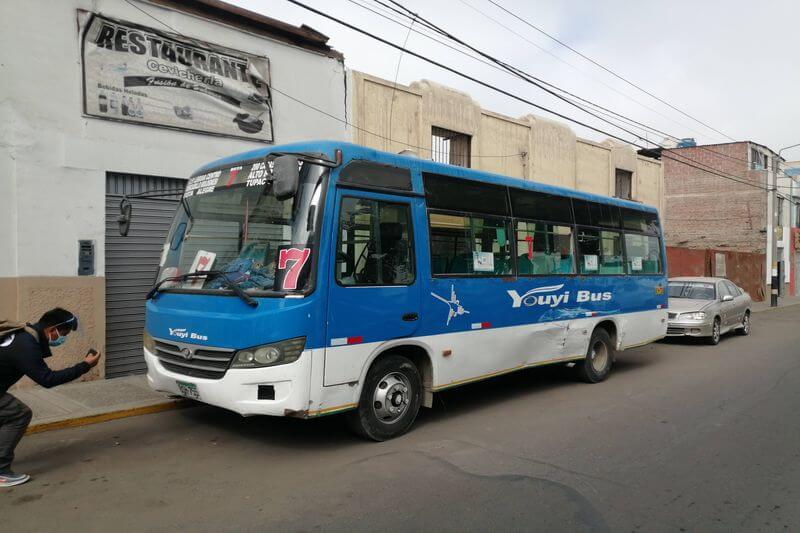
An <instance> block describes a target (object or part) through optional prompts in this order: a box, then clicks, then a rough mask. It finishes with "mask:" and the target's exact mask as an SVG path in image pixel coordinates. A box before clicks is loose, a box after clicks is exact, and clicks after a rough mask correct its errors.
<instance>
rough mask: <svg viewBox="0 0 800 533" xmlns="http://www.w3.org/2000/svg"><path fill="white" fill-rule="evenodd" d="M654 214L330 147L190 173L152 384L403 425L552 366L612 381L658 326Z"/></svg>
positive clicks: (662, 320)
mask: <svg viewBox="0 0 800 533" xmlns="http://www.w3.org/2000/svg"><path fill="white" fill-rule="evenodd" d="M660 228H661V225H660V223H659V217H658V212H657V210H656V209H654V208H652V207H648V206H645V205H642V204H639V203H635V202H630V201H624V200H620V199H615V198H608V197H603V196H597V195H592V194H587V193H583V192H578V191H574V190H570V189H565V188H559V187H553V186H547V185H542V184H538V183H533V182H529V181H524V180H520V179H514V178H508V177H503V176H499V175H495V174H490V173H487V172H481V171H476V170H471V169H468V168H461V167H454V166H450V165H445V164H439V163H434V162H432V161H426V160H422V159H419V158H415V157H411V156H404V155H396V154H390V153H384V152H379V151H375V150H371V149H368V148H364V147H361V146H356V145H351V144H346V143H335V142H327V141H325V142H307V143H299V144H290V145H284V146H275V147H269V148H264V149H260V150H256V151H252V152H248V153H244V154H241V155H237V156H234V157H230V158H227V159H222V160H219V161H216V162H214V163H211V164H209V165H207V166H205V167H203V168H201V169H200V170H199V171H198V172H197V173H196V174H195V175H193V176H192V177H191V179H190V180H189V182H188V185H187V188H186V191H185V194H184V195H183V198H182V201H181V207H179V208H178V212H177V214H176V217H175V220H174V222H173V225H172V228H171V230H170V233H169V236H168V238H167V241H166V243H165V245H164V251H163V255H162V258H161V265H160V270H159V274H158V279H157V284H156V286H154V288H153V290H152V291H151V293H150V295H149V297H148V301H147V304H146V305H147V319H146V332H145V335H144V337H145V340H144V356H145V359H146V361H147V367H148V374H147V376H148V380H149V383H150V385H151V386H152V387H153V388H154V389H156V390H159V391H164V392H167V393H172V394H182V395H184V396H188V397H190V398H194V399H196V400H199V401H201V402H205V403H208V404H212V405H216V406H220V407H224V408H227V409H230V410H232V411H235V412H237V413H240V414H242V415H245V416H249V415H275V416H294V417H301V418H311V417H317V416H321V415H327V414H331V413H338V412H343V411H350V412H349V413H348V417H349V419H350V422H351V423H352V425H353V426H354V428H355V429H356V430H357V431H358V432H359V433H361V434H362V435H363V436H365V437H367V438H370V439H374V440H384V439H388V438H392V437H395V436H397V435H400V434H402V433H404V432H405V431H407V430H408V429H409V428H410V427H411V425H412V423H413V422H414V419H415V418H416V416H417V413H418V411H419V409H420V407H421V406H426V407H430V406H431V405H432V398H433V394H434V393H436V392H439V391H442V390H444V389H449V388H451V387H456V386H458V385H463V384H466V383H471V382H474V381H478V380H482V379H486V378H490V377H493V376H498V375H500V374H505V373H508V372H513V371H516V370H520V369H524V368H528V367H532V366H537V365H545V364H555V363H562V364H564V363H571V364H572V365H571V366H575V368H576V371H577V373H578V375H579V376H580V377H581V378H582V379H583V380H585V381H587V382H591V383H596V382H600V381H603V380H604V379H605V378H606V377H607V376H608V374H609V372H610V370H611V367H612V364H613V363H614V358H615V355H616V354H617V352H619V351H621V350H625V349H628V348H631V347H634V346H640V345H643V344H646V343H649V342H652V341H654V340H657V339H660V338H662V337H664V336H665V334H666V327H667V320H666V319H667V309H666V308H667V295H666V294H665V288H666V286H667V278H666V269H665V264H664V257H665V253H664V243H663V240H662V238H661V229H660Z"/></svg>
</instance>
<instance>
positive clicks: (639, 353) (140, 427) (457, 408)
mask: <svg viewBox="0 0 800 533" xmlns="http://www.w3.org/2000/svg"><path fill="white" fill-rule="evenodd" d="M648 351H649V350H648V347H643V348H637V349H635V350H631V351H630V352H623V353H622V354H620V355H619V356H618V358H617V360H616V362H615V364H614V369H613V371H612V374H611V376H610V378H609V380H608V381H607V382H604V383H601V384H597V385H591V386H593V387H606V386H614V385H613V382H614V378H615V376H619V375H623V374H628V373H635V372H638V371H641V370H644V369H645V368H646V367H648V366H651V365H653V364H657V363H658V359H659V358H658V357H650V356H648V354H647V353H646V352H648ZM650 353H651V354H652V353H655V352H650ZM587 386H589V385H587V384H585V383H583V382H580V381H578V379H577V377H576V373H575V369H574V368H569V367H567V366H566V365H565V364H558V365H548V366H542V367H536V368H529V369H524V370H520V371H518V372H513V373H510V374H507V375H503V376H498V377H495V378H491V379H487V380H484V381H480V382H476V383H471V384H467V385H463V386H460V387H457V388H454V389H452V390H447V391H442V392H440V393H437V394H435V395H434V404H433V408H431V409H421V410H420V414H419V416H418V418H417V421H416V422H415V427H417V428H420V427H423V426H426V425H428V424H431V423H435V422H442V421H445V420H453V419H458V418H460V417H463V416H470V415H471V414H472V413H475V412H476V411H479V410H485V409H495V410H498V409H502V407H503V405H504V404H506V403H509V402H514V401H519V400H520V399H524V400H525V401H530V402H531V403H532V404H535V402H536V399H537V397H541V395H544V394H546V393H548V392H549V391H551V390H554V389H557V388H566V387H587ZM345 416H346V415H344V414H336V415H330V416H324V417H320V418H314V419H310V420H302V419H296V418H288V417H270V416H253V417H246V418H245V417H242V416H240V415H238V414H236V413H233V412H231V411H228V410H225V409H222V408H219V407H214V406H210V405H206V404H201V403H196V404H190V405H189V406H188V407H186V408H183V409H180V410H178V411H171V412H165V413H158V414H153V415H148V416H146V417H136V418H132V419H125V420H116V421H111V422H106V423H104V424H102V425H98V426H94V428H95V429H96V431H94V432H90V433H86V432H85V431H83V428H76V429H70V430H63V431H65V437H66V438H65V439H61V440H60V441H58V442H57V443H55V444H54V445H48V446H46V447H45V449H44V450H40V453H37V454H36V456H35V457H29V458H27V460H23V462H24V464H23V465H22V466H24V467H25V469H26V470H27V471H28V472H29V473H31V474H32V475H37V474H39V473H41V472H52V471H56V470H59V469H60V468H62V467H63V466H64V465H67V464H74V463H84V464H85V467H86V468H87V469H91V468H92V461H93V459H92V456H94V455H96V454H97V453H103V452H101V451H100V450H103V449H108V447H111V449H113V448H114V447H116V446H123V447H127V446H140V445H142V443H148V444H149V445H158V444H159V443H161V442H163V441H166V440H170V439H172V440H174V438H175V436H174V434H173V433H171V432H164V431H163V428H164V425H165V424H172V423H173V422H174V420H175V417H180V418H181V419H183V421H184V422H188V425H189V426H197V427H201V428H202V430H203V433H206V434H208V433H209V432H210V433H212V434H214V435H215V436H213V437H212V439H219V440H237V441H250V442H253V443H255V444H269V445H270V446H278V447H283V448H290V449H293V450H319V449H321V448H326V449H335V448H344V447H353V446H362V445H363V446H371V445H374V443H371V442H370V441H365V440H363V439H360V438H358V437H356V436H355V435H354V434H353V433H352V432H351V431H350V430H349V428H348V427H347V423H346V420H345ZM66 432H81V434H80V438H74V436H73V435H69V434H67V433H66ZM75 436H77V435H75ZM401 438H402V437H401ZM87 450H92V451H91V452H87ZM41 452H46V453H41Z"/></svg>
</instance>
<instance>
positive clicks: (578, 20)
mask: <svg viewBox="0 0 800 533" xmlns="http://www.w3.org/2000/svg"><path fill="white" fill-rule="evenodd" d="M228 1H229V2H231V3H234V4H237V5H240V6H242V7H245V8H247V9H250V10H252V11H256V12H259V13H262V14H264V15H268V16H270V17H273V18H276V19H279V20H282V21H284V22H288V23H291V24H294V25H301V24H306V25H308V26H311V27H312V28H314V29H316V30H318V31H320V32H322V33H324V34H325V35H327V36H328V37H329V38H330V41H329V44H330V45H331V46H332V47H333V48H335V49H337V50H339V51H340V52H342V53H343V54H344V56H345V63H346V65H347V67H348V68H351V69H355V70H360V71H363V72H367V73H369V74H372V75H375V76H379V77H382V78H385V79H389V80H394V79H395V75H396V76H397V81H398V82H399V83H403V84H408V83H411V82H412V81H415V80H420V79H429V80H432V81H436V82H438V83H442V84H445V85H448V86H450V87H453V88H456V89H459V90H461V91H464V92H466V93H468V94H470V95H471V96H472V98H473V99H475V100H476V101H477V102H479V103H480V104H481V105H482V106H483V107H484V108H486V109H490V110H492V111H495V112H499V113H503V114H506V115H510V116H512V117H519V116H523V115H526V114H529V113H532V114H535V115H540V116H545V117H549V118H553V119H556V120H559V121H562V122H565V121H564V120H563V119H558V118H556V117H554V116H552V115H549V114H548V113H546V112H543V111H541V110H537V109H534V108H533V107H531V106H530V105H528V104H525V103H522V102H519V101H516V100H513V99H511V98H509V97H508V96H504V95H501V94H499V93H497V92H494V91H492V90H490V89H487V88H485V87H481V86H479V85H477V84H475V83H473V82H471V81H468V80H465V79H463V78H460V77H458V76H457V75H455V74H452V73H449V72H446V71H443V70H441V69H440V68H438V67H435V66H433V65H429V64H427V63H425V62H424V61H422V60H420V59H417V58H415V57H412V56H410V55H408V54H403V55H402V58H401V53H400V52H399V51H398V50H395V49H392V48H389V47H387V46H385V45H382V44H380V43H377V42H376V41H373V40H371V39H370V38H368V37H365V36H362V35H359V34H357V33H356V32H354V31H352V30H350V29H347V28H345V27H343V26H340V25H339V24H337V23H335V22H333V21H329V20H327V19H325V18H322V17H320V16H318V15H316V14H313V13H311V12H308V11H306V10H304V9H302V8H300V7H297V6H294V5H292V4H290V3H289V2H287V1H285V0H228ZM302 1H304V2H305V3H307V4H308V5H311V6H312V7H315V8H317V9H319V10H321V11H325V12H327V13H330V14H332V15H334V16H336V17H339V18H342V19H344V20H346V21H347V22H350V23H352V24H354V25H356V26H359V27H362V28H364V29H367V30H368V31H370V32H373V33H376V34H378V35H380V36H382V37H384V38H386V39H388V40H391V41H393V42H395V43H398V44H402V43H403V42H404V41H405V40H406V39H408V42H407V47H408V48H409V49H411V50H414V51H416V52H419V53H421V54H423V55H426V56H429V57H431V58H433V59H436V60H437V61H439V62H442V63H445V64H448V65H451V66H453V67H454V68H456V69H457V70H458V71H460V72H464V73H468V74H470V75H472V76H474V77H476V78H480V79H483V80H486V81H490V82H491V83H492V84H495V85H497V86H499V87H502V88H503V89H505V90H507V91H509V92H512V93H514V94H518V95H520V96H522V97H524V98H525V99H527V100H530V101H532V102H535V103H536V104H539V105H541V106H544V107H547V108H550V109H553V110H555V111H558V112H560V113H563V114H565V115H568V116H570V117H573V118H575V119H578V120H581V121H582V122H586V123H589V124H592V125H596V126H597V127H598V128H599V129H601V130H605V131H606V132H608V133H614V134H617V135H619V136H620V137H623V138H625V139H630V140H635V142H637V143H638V144H641V145H644V141H641V140H637V139H636V138H635V137H634V136H633V135H631V134H629V133H625V132H623V131H621V130H620V129H618V128H615V127H613V126H611V125H609V124H607V123H604V122H602V121H601V120H598V119H596V118H593V117H591V116H588V115H586V114H585V113H584V112H582V111H580V110H578V109H576V108H574V107H572V106H570V105H569V104H566V103H564V102H562V101H560V100H557V99H556V98H555V97H553V96H551V95H549V94H547V93H545V92H543V91H541V90H540V89H538V88H536V87H534V86H533V85H530V84H528V83H525V82H523V81H521V80H519V79H515V78H513V77H511V76H509V75H507V74H505V73H502V72H499V71H497V70H496V69H493V68H490V67H489V66H486V65H484V64H481V63H478V62H477V61H475V60H473V59H470V58H467V57H465V56H464V55H462V54H459V53H458V52H456V51H453V50H451V49H448V48H446V47H444V46H442V45H441V44H438V43H436V42H434V41H432V40H430V39H428V38H426V37H425V36H422V35H420V34H418V33H415V32H409V30H408V29H407V28H405V27H402V26H400V25H398V24H395V23H393V22H391V21H389V20H387V19H385V18H382V17H380V16H378V15H376V14H374V13H371V12H369V11H367V10H366V9H364V8H362V7H360V6H359V5H358V4H361V5H364V6H368V7H370V8H371V9H374V10H376V11H381V12H386V9H385V8H384V7H382V6H380V5H379V4H378V3H376V1H375V0H302ZM381 1H382V2H383V3H384V4H389V2H388V0H381ZM495 1H496V3H498V4H500V5H502V6H503V7H505V8H506V9H507V10H509V11H511V12H513V13H515V14H516V15H518V16H519V17H521V18H522V19H525V20H526V21H528V22H530V23H531V24H533V25H535V26H537V27H539V28H541V29H542V30H544V31H545V32H547V33H549V34H550V35H553V36H554V37H556V38H558V39H559V40H561V41H563V42H564V43H566V44H568V45H569V46H571V47H572V48H574V49H576V50H578V51H579V52H581V53H582V54H584V55H585V56H588V57H589V58H591V59H593V60H595V61H596V62H597V63H600V64H601V65H603V66H605V67H606V68H608V69H609V70H612V71H613V72H615V73H617V74H618V75H620V76H621V77H623V78H625V79H627V80H629V81H631V82H633V83H634V84H636V85H638V86H639V87H641V88H643V89H645V90H647V91H648V92H650V93H652V94H654V95H656V96H658V97H660V98H661V99H662V100H664V101H666V102H668V103H669V104H671V105H672V106H674V107H675V108H677V109H679V110H681V111H683V112H684V113H686V114H687V115H690V116H691V117H694V118H696V119H699V120H700V121H702V122H704V123H705V124H706V125H708V126H710V127H711V128H714V129H716V130H718V132H717V131H714V129H710V128H709V127H707V126H704V125H702V124H700V123H698V122H697V121H695V120H693V119H692V118H689V117H687V116H686V115H683V114H681V113H680V112H679V111H676V110H675V109H672V108H670V107H668V106H667V105H664V104H663V103H661V102H659V101H658V100H656V99H654V98H652V97H651V96H648V95H647V94H645V93H643V92H641V91H639V90H638V89H636V88H634V87H632V86H631V85H628V84H627V83H625V82H624V81H622V80H620V79H618V78H616V77H614V76H613V75H611V74H609V73H608V72H605V71H603V70H602V69H600V68H599V67H597V66H595V65H593V64H592V63H590V62H588V61H587V60H585V59H583V58H582V57H580V56H579V55H576V54H575V53H573V52H571V51H570V50H568V49H566V48H564V47H563V46H561V45H560V44H558V43H556V42H555V41H553V40H551V39H549V38H547V37H546V36H544V35H542V34H541V33H538V32H537V31H536V30H534V29H532V28H531V27H529V26H527V25H526V24H524V23H523V22H520V21H519V20H517V19H515V18H513V17H512V16H511V15H509V14H507V13H505V12H503V11H502V10H500V9H499V8H498V7H496V6H494V5H492V3H491V2H490V1H489V0H438V1H434V0H402V1H400V3H401V4H403V5H404V6H406V7H408V8H409V9H410V10H411V11H413V12H415V13H418V14H419V15H420V16H422V17H424V18H426V19H427V20H429V21H430V22H433V23H434V24H436V25H437V26H439V27H441V28H443V29H445V30H447V31H448V32H449V33H451V34H453V35H455V36H457V37H459V38H460V39H461V40H463V41H465V42H468V43H469V44H472V45H473V46H475V47H476V48H479V49H481V50H483V51H485V52H487V53H489V54H490V55H492V56H494V57H496V58H498V59H501V60H503V61H505V62H506V63H509V64H511V65H513V66H515V67H517V68H519V69H521V70H524V71H526V72H528V73H529V74H532V75H534V76H536V77H538V78H541V79H543V80H545V81H547V82H550V83H552V84H555V85H557V86H559V87H561V88H563V89H566V90H568V91H570V92H572V93H574V94H576V95H578V96H580V97H583V98H585V99H588V100H591V101H592V102H595V103H597V104H600V105H602V106H604V107H606V108H608V109H611V110H613V111H616V112H618V113H621V114H623V115H625V116H626V117H629V118H631V119H633V120H636V121H638V122H640V123H643V124H646V125H648V126H650V127H652V128H655V129H658V130H660V131H662V132H664V133H667V134H669V135H671V136H674V137H677V138H684V137H693V138H695V139H696V140H697V141H698V143H701V144H709V143H716V142H730V141H731V139H735V140H751V141H754V142H757V143H759V144H764V145H766V146H769V147H770V148H772V149H773V150H774V151H776V152H777V151H778V150H779V149H780V148H783V147H785V146H789V145H793V144H797V143H800V102H798V94H800V62H799V61H798V51H800V39H799V38H798V37H797V33H796V31H797V24H798V21H800V2H797V1H796V0H765V1H762V2H753V1H745V0H728V1H723V0H695V1H690V0H673V1H670V2H664V1H654V0H644V1H641V0H640V1H638V2H636V1H630V0H629V1H625V0H595V1H591V0H561V1H559V0H533V1H524V0H495ZM481 12H482V13H481ZM487 16H488V17H487ZM489 17H490V18H489ZM394 18H395V19H399V17H397V16H396V15H394ZM491 19H495V20H496V21H499V23H500V24H502V25H504V26H506V28H503V27H502V26H501V25H499V24H498V23H497V22H495V21H493V20H491ZM404 24H406V26H407V25H408V22H407V21H406V22H404ZM414 29H417V30H420V31H422V30H424V28H422V26H421V24H420V23H419V22H417V23H416V24H415V25H414ZM398 65H399V69H398ZM570 126H571V127H572V128H573V130H574V131H575V132H576V133H577V134H578V135H579V136H581V137H584V138H589V139H593V140H597V141H601V140H603V139H605V138H607V135H605V134H603V133H598V132H596V131H592V130H590V129H586V128H584V127H582V126H577V125H575V124H570ZM626 129H629V130H631V131H634V132H635V133H636V134H638V135H641V136H645V134H644V133H643V132H642V131H641V130H640V129H637V130H634V129H633V128H631V127H629V126H626ZM719 132H721V133H719ZM646 137H647V139H649V140H652V141H655V142H661V141H662V138H663V135H661V134H658V133H648V134H647V135H646ZM729 137H730V138H729ZM783 155H784V157H786V158H787V159H790V160H791V159H800V147H797V148H794V149H791V150H786V151H785V152H784V154H783Z"/></svg>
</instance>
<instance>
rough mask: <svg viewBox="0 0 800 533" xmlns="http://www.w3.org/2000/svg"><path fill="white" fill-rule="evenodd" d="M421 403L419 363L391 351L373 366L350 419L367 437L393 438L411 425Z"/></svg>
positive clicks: (352, 427) (363, 435) (373, 438)
mask: <svg viewBox="0 0 800 533" xmlns="http://www.w3.org/2000/svg"><path fill="white" fill-rule="evenodd" d="M421 403H422V379H421V378H420V375H419V370H417V367H416V365H414V363H412V362H411V361H410V360H409V359H408V358H406V357H403V356H401V355H389V356H386V357H383V358H381V359H378V360H377V361H376V362H375V363H373V365H372V366H371V367H370V369H369V372H367V377H366V379H365V380H364V387H363V388H362V389H361V398H360V400H359V402H358V408H357V409H356V410H354V411H351V412H350V413H348V423H349V425H350V427H351V429H353V431H355V432H356V433H357V434H359V435H360V436H362V437H364V438H366V439H370V440H374V441H378V442H381V441H384V440H388V439H392V438H394V437H398V436H400V435H402V434H403V433H405V432H406V431H408V430H409V429H410V428H411V425H412V424H413V423H414V420H415V419H416V418H417V413H419V408H420V404H421Z"/></svg>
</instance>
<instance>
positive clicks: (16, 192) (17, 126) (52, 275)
mask: <svg viewBox="0 0 800 533" xmlns="http://www.w3.org/2000/svg"><path fill="white" fill-rule="evenodd" d="M0 46H1V47H2V49H3V50H5V51H6V53H4V54H3V61H2V62H0V79H2V83H0V228H1V230H0V248H1V249H2V250H3V252H2V253H0V318H11V319H20V320H35V319H36V318H38V316H39V315H40V314H41V313H42V312H43V311H45V310H46V309H48V308H50V307H53V306H63V307H66V308H68V309H70V310H72V311H74V312H75V313H76V314H77V315H79V318H80V322H81V328H80V330H79V331H78V332H77V334H76V335H74V336H71V337H70V343H68V344H67V345H66V347H65V348H64V349H57V350H55V355H54V359H55V360H54V361H53V364H54V366H59V365H63V364H71V363H73V362H74V361H75V359H76V358H78V357H81V356H82V355H83V354H84V353H85V352H86V349H87V348H89V347H90V346H92V347H96V348H98V349H102V350H104V351H105V352H106V355H107V357H106V358H104V359H101V364H100V365H98V367H97V368H95V369H94V370H93V371H92V373H91V374H90V375H87V379H92V378H96V377H103V376H117V375H124V374H126V373H135V372H139V371H141V370H142V367H143V360H142V358H141V346H140V342H141V329H142V326H143V312H144V310H143V302H144V300H143V296H144V294H145V293H146V292H147V287H148V286H150V285H152V283H153V281H154V277H155V272H156V266H157V264H158V260H159V256H160V250H161V244H160V241H162V242H163V238H164V236H165V234H166V231H167V229H168V226H169V223H170V219H171V217H172V213H173V211H174V209H175V206H176V203H175V197H174V196H173V197H172V198H149V199H139V200H134V215H133V223H132V226H131V234H130V236H129V237H127V238H126V239H121V238H120V237H119V236H118V233H117V223H116V217H117V213H118V205H119V201H120V199H121V195H122V194H123V193H125V194H130V193H142V192H147V191H153V190H155V189H169V190H180V189H182V188H183V183H184V180H185V179H186V178H187V177H188V176H189V175H190V174H191V173H192V172H193V171H194V170H195V169H197V168H198V167H200V166H201V165H203V164H205V163H207V162H209V161H211V160H214V159H215V158H218V157H221V156H225V155H229V154H233V153H237V152H242V151H245V150H248V149H253V148H256V147H259V146H263V145H264V144H265V143H276V144H277V143H285V142H291V141H298V140H306V139H309V138H329V139H341V140H349V134H348V132H347V131H346V129H345V126H344V124H343V123H342V122H341V121H337V120H331V119H330V118H327V117H326V116H325V115H323V114H321V113H320V112H319V111H318V110H322V111H323V112H325V113H328V114H330V115H333V116H336V117H344V116H346V111H347V109H346V107H345V106H346V105H347V104H346V100H347V99H346V95H347V89H346V81H347V80H346V72H345V68H344V60H343V57H342V56H341V55H340V54H339V53H338V52H336V51H335V50H333V49H331V48H330V47H329V46H328V44H327V37H325V36H324V35H322V34H319V33H318V32H315V31H314V30H312V29H310V28H308V27H306V26H302V27H294V26H291V25H288V24H285V23H282V22H279V21H276V20H273V19H270V18H268V17H264V16H261V15H258V14H255V13H251V12H248V11H245V10H243V9H240V8H237V7H234V6H230V5H227V4H224V3H223V2H219V1H216V0H199V1H193V2H188V1H182V0H150V1H147V2H145V1H137V0H131V2H127V1H124V0H63V1H59V2H52V1H48V0H30V1H27V2H2V3H0ZM285 95H291V96H292V97H293V98H289V97H287V96H285ZM298 101H300V102H303V103H304V105H301V104H300V103H298ZM310 106H313V107H315V108H317V110H314V109H312V108H311V107H310ZM104 365H105V366H104Z"/></svg>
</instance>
